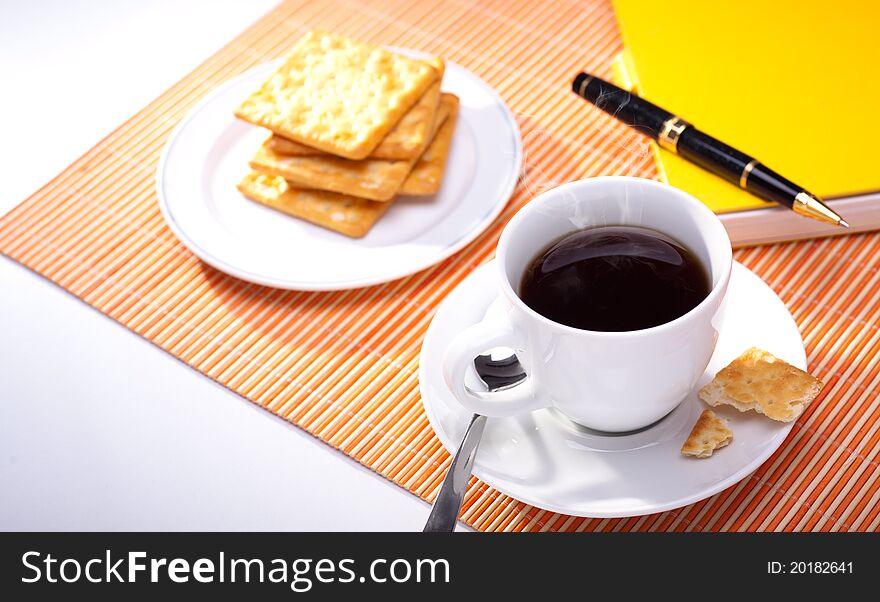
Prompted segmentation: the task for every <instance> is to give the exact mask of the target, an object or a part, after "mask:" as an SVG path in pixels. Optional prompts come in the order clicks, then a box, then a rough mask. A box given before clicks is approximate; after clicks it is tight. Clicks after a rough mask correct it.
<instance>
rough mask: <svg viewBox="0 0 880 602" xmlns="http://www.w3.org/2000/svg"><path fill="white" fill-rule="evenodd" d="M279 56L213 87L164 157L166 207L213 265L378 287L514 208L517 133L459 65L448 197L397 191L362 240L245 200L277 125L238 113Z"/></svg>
mask: <svg viewBox="0 0 880 602" xmlns="http://www.w3.org/2000/svg"><path fill="white" fill-rule="evenodd" d="M400 51H401V52H404V53H406V54H411V55H414V56H420V55H419V54H418V53H414V52H412V51H405V50H400ZM277 64H278V63H277V62H272V63H267V64H264V65H261V66H259V67H255V68H254V69H251V70H250V71H247V72H246V73H243V74H242V75H240V76H238V77H236V78H234V79H232V80H230V81H228V82H226V83H225V84H223V85H222V86H220V87H218V88H217V89H216V90H214V91H213V92H211V93H210V94H209V95H208V96H207V97H205V98H204V99H203V100H202V101H201V102H200V103H199V104H198V105H197V106H196V107H195V108H193V110H192V111H191V112H190V114H189V115H188V116H187V117H186V118H185V119H184V120H183V121H182V122H181V123H180V124H179V125H178V126H177V128H176V129H175V131H174V133H173V134H172V135H171V138H170V139H169V141H168V144H167V145H166V147H165V150H164V152H163V154H162V158H161V159H160V161H159V169H158V172H157V174H156V180H157V182H156V185H157V191H158V196H159V206H160V208H161V210H162V215H163V216H164V217H165V221H166V222H168V225H169V227H170V228H171V230H172V231H173V232H174V234H175V235H176V236H177V237H178V238H179V239H180V240H181V242H183V244H185V245H186V246H187V247H189V249H190V250H191V251H192V252H193V253H195V254H196V255H197V256H198V257H199V258H201V259H202V260H203V261H205V262H206V263H208V264H210V265H212V266H214V267H215V268H217V269H218V270H221V271H223V272H226V273H228V274H231V275H233V276H236V277H238V278H242V279H244V280H248V281H251V282H256V283H258V284H265V285H268V286H274V287H278V288H289V289H297V290H338V289H345V288H355V287H360V286H368V285H372V284H378V283H380V282H387V281H389V280H394V279H396V278H401V277H403V276H406V275H408V274H412V273H414V272H417V271H419V270H422V269H424V268H427V267H429V266H431V265H433V264H435V263H437V262H439V261H441V260H443V259H445V258H446V257H449V256H450V255H451V254H453V253H455V252H456V251H457V250H459V249H461V248H462V247H463V246H465V245H466V244H467V243H468V242H470V241H471V240H473V239H474V238H475V237H476V236H477V235H478V234H480V232H482V231H483V230H484V229H485V228H486V227H487V226H488V225H489V224H490V223H491V222H492V220H493V219H494V218H495V217H496V216H497V215H498V214H499V213H500V212H501V210H502V209H503V208H504V205H505V203H506V202H507V200H508V199H509V198H510V195H511V193H512V192H513V189H514V187H515V186H516V182H517V178H518V177H519V172H520V167H521V162H522V150H521V141H520V135H519V129H518V128H517V125H516V121H515V120H514V118H513V116H512V114H511V113H510V110H509V109H508V108H507V106H506V105H505V104H504V102H503V101H502V100H501V99H500V98H499V97H498V95H497V94H495V92H494V91H493V90H492V89H491V88H490V87H489V86H488V85H487V84H486V83H485V82H483V81H482V80H481V79H480V78H478V77H477V76H476V75H474V74H473V73H471V72H470V71H467V70H466V69H464V68H463V67H461V66H459V65H456V64H455V63H450V62H447V63H446V74H445V76H444V78H443V90H444V91H447V92H452V93H453V94H455V95H457V96H458V97H459V99H460V100H461V106H460V112H459V118H458V124H457V126H456V128H455V136H454V138H453V143H452V147H451V149H450V154H449V159H448V162H447V166H446V174H445V177H444V182H443V187H442V189H441V190H440V192H439V193H438V194H436V195H434V196H432V197H400V198H398V199H397V200H395V201H394V204H393V205H392V206H391V208H390V209H389V210H388V212H387V213H386V214H385V215H384V216H382V218H381V219H380V220H379V221H378V223H376V225H375V226H374V227H373V229H372V230H371V231H370V232H369V234H367V235H366V236H365V237H364V238H362V239H351V238H348V237H346V236H343V235H341V234H337V233H335V232H331V231H329V230H325V229H323V228H320V227H318V226H314V225H312V224H309V223H307V222H304V221H302V220H299V219H296V218H294V217H290V216H287V215H284V214H283V213H280V212H278V211H275V210H274V209H270V208H268V207H265V206H262V205H259V204H257V203H254V202H252V201H249V200H248V199H246V198H244V197H243V196H242V195H241V194H240V193H239V192H238V191H237V190H236V188H235V184H236V182H238V180H240V179H241V177H242V176H243V175H244V174H245V173H246V172H247V171H248V160H249V159H250V158H251V157H252V156H253V154H254V152H255V151H256V149H257V147H258V146H259V145H260V143H261V142H262V141H263V140H264V139H265V138H266V135H267V132H266V130H264V129H262V128H258V127H254V126H252V125H248V124H246V123H244V122H242V121H240V120H238V119H236V118H235V117H234V116H233V114H232V112H233V110H234V109H235V107H236V106H238V104H239V103H240V102H241V101H242V100H243V99H244V98H245V97H246V96H247V95H248V94H249V93H250V92H251V91H253V90H254V89H255V88H257V87H258V86H259V85H260V83H261V82H262V81H263V80H264V79H265V78H266V77H267V76H268V75H269V74H270V73H271V72H272V71H273V70H274V69H275V68H276V67H277Z"/></svg>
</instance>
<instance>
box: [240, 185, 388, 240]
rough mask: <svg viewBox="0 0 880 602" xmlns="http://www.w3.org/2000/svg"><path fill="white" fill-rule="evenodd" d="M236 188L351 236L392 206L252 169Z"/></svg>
mask: <svg viewBox="0 0 880 602" xmlns="http://www.w3.org/2000/svg"><path fill="white" fill-rule="evenodd" d="M238 190H239V191H240V192H241V193H242V194H243V195H245V196H246V197H248V198H249V199H251V200H254V201H257V202H258V203H263V204H264V205H268V206H269V207H272V208H274V209H278V210H279V211H283V212H284V213H287V214H288V215H292V216H294V217H298V218H301V219H304V220H306V221H308V222H311V223H313V224H317V225H319V226H323V227H325V228H328V229H330V230H334V231H336V232H339V233H341V234H345V235H346V236H351V237H353V238H359V237H361V236H363V235H365V234H366V233H367V232H368V231H369V230H370V228H372V227H373V224H375V223H376V220H378V219H379V217H381V215H382V214H383V213H385V210H386V209H387V208H388V207H390V206H391V203H377V202H375V201H367V200H365V199H359V198H356V197H352V196H348V195H344V194H337V193H335V192H326V191H323V190H302V189H299V188H294V187H292V186H290V185H289V184H288V183H287V182H285V181H284V178H279V177H277V176H267V175H262V174H257V173H253V172H251V173H249V174H248V175H246V176H245V177H244V179H243V180H242V181H241V182H239V183H238Z"/></svg>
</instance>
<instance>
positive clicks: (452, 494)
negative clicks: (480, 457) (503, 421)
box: [423, 354, 526, 533]
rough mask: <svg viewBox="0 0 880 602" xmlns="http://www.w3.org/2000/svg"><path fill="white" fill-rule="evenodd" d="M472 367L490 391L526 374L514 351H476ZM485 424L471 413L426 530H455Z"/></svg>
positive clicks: (513, 382) (483, 418)
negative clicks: (500, 353) (497, 354)
mask: <svg viewBox="0 0 880 602" xmlns="http://www.w3.org/2000/svg"><path fill="white" fill-rule="evenodd" d="M474 368H475V369H476V371H477V375H478V376H479V377H480V379H481V380H482V381H483V382H484V383H486V386H487V387H488V388H489V390H490V391H502V390H504V389H509V388H510V387H513V386H514V385H516V384H518V383H519V382H520V381H522V380H523V379H524V378H525V377H526V373H525V371H524V370H523V367H522V365H521V364H520V363H519V360H518V359H516V355H515V354H511V355H509V356H507V357H505V358H503V359H500V360H493V359H492V356H491V355H479V356H477V357H476V358H474ZM485 426H486V417H485V416H481V415H480V414H474V415H473V417H471V422H470V424H469V425H468V428H467V430H466V431H465V433H464V437H463V438H462V440H461V444H460V445H459V446H458V451H456V452H455V457H454V458H452V464H450V465H449V471H448V472H447V473H446V478H444V479H443V484H442V485H441V486H440V492H439V493H438V494H437V498H436V499H435V500H434V507H433V508H432V509H431V515H430V516H428V522H427V523H425V528H424V530H423V531H424V532H425V533H451V532H452V531H454V530H455V522H456V521H457V520H458V513H459V512H460V511H461V503H462V501H464V494H465V491H466V490H467V484H468V480H469V479H470V476H471V468H473V466H474V458H475V457H476V455H477V448H478V447H479V446H480V438H481V437H482V436H483V428H484V427H485Z"/></svg>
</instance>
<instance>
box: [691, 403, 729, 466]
mask: <svg viewBox="0 0 880 602" xmlns="http://www.w3.org/2000/svg"><path fill="white" fill-rule="evenodd" d="M732 439H733V432H732V431H731V430H730V429H729V428H727V421H725V420H722V419H721V418H719V417H718V416H716V415H715V412H713V411H712V410H703V413H702V414H700V417H699V418H697V422H696V423H695V424H694V428H692V429H691V434H690V435H688V438H687V441H685V442H684V445H682V446H681V453H682V455H685V456H691V457H693V458H708V457H709V456H711V455H712V453H713V452H714V451H715V450H716V449H721V448H722V447H724V446H726V445H727V444H728V443H730V442H731V440H732Z"/></svg>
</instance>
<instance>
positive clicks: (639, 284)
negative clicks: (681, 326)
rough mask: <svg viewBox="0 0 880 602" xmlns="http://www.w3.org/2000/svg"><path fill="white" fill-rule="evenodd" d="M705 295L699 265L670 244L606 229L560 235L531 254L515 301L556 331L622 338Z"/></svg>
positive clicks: (630, 230)
mask: <svg viewBox="0 0 880 602" xmlns="http://www.w3.org/2000/svg"><path fill="white" fill-rule="evenodd" d="M709 290H710V285H709V277H708V275H707V274H706V270H705V268H704V267H703V265H702V264H701V263H700V260H699V259H697V258H696V257H695V256H694V254H693V253H692V252H691V251H690V250H688V249H687V248H686V247H684V245H682V244H681V243H679V242H678V241H676V240H674V239H672V238H670V237H669V236H666V235H665V234H661V233H660V232H656V231H654V230H649V229H648V228H637V227H630V226H606V227H602V228H590V229H588V230H580V231H578V232H574V233H573V234H568V235H566V236H565V237H563V238H562V239H560V240H559V241H557V242H555V243H553V244H552V245H550V247H549V248H547V250H545V251H543V252H541V253H540V254H538V256H537V257H535V259H533V260H532V262H531V263H530V264H529V266H528V268H527V269H526V272H525V274H523V278H522V283H521V285H520V297H521V298H522V300H523V301H524V302H525V304H526V305H528V306H529V307H531V308H532V309H534V310H535V311H536V312H538V313H539V314H541V315H543V316H545V317H547V318H550V319H551V320H553V321H554V322H559V323H560V324H565V325H567V326H573V327H574V328H582V329H584V330H602V331H625V330H639V329H642V328H650V327H652V326H657V325H659V324H665V323H666V322H669V321H671V320H674V319H675V318H678V317H679V316H682V315H684V314H685V313H687V312H688V311H690V310H691V309H693V308H694V307H696V306H697V304H699V303H700V301H702V300H703V299H705V298H706V295H708V294H709Z"/></svg>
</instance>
